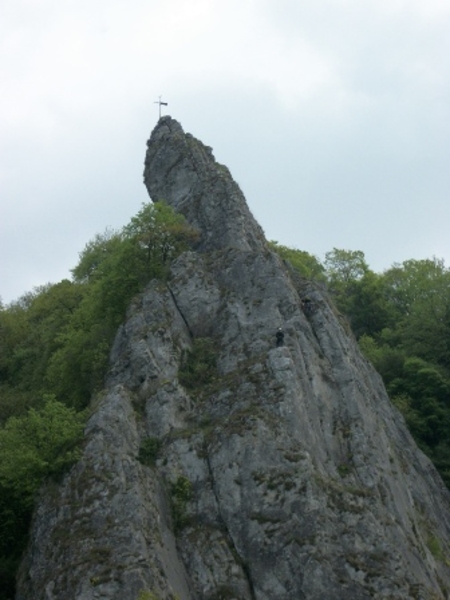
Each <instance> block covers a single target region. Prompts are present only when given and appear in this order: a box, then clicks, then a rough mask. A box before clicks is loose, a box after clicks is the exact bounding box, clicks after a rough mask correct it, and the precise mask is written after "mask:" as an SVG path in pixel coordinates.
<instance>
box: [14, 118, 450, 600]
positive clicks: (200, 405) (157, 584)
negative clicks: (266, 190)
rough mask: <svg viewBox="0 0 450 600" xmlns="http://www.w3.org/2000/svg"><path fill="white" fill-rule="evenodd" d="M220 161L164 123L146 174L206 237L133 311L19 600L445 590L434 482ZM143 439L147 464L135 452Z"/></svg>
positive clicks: (272, 599)
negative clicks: (218, 175)
mask: <svg viewBox="0 0 450 600" xmlns="http://www.w3.org/2000/svg"><path fill="white" fill-rule="evenodd" d="M172 138H175V140H174V139H172ZM183 140H184V141H183ZM186 145H189V148H190V150H189V152H190V153H191V154H192V155H193V156H195V157H196V158H195V160H194V159H192V162H189V160H188V158H186V156H187V155H186V154H185V152H187V151H186ZM177 148H180V150H179V153H178V154H177ZM149 153H150V154H151V156H149ZM191 154H189V155H188V156H189V157H190V156H191ZM152 157H153V158H152ZM155 157H157V158H155ZM199 157H200V158H199ZM216 168H217V166H216V163H215V162H214V160H213V157H212V154H211V152H210V151H208V150H207V149H205V147H204V146H203V145H202V144H200V142H197V141H196V140H194V138H192V137H189V136H187V135H186V134H184V133H183V132H182V130H181V127H180V126H179V125H178V124H177V123H176V122H175V121H173V120H172V119H170V118H167V117H166V118H164V119H161V120H160V122H159V123H158V125H157V127H156V129H155V131H154V132H153V134H152V137H151V140H150V142H149V151H148V153H147V159H146V174H145V177H146V184H147V187H148V188H149V190H150V193H151V195H152V198H153V199H154V200H158V199H165V200H167V201H168V202H170V203H172V204H173V205H174V206H175V207H176V208H177V209H178V208H179V209H180V210H182V211H183V213H184V214H185V215H186V217H187V218H188V219H189V220H190V222H191V223H192V224H194V225H195V226H197V227H198V228H199V229H200V231H201V233H202V242H201V245H200V248H199V251H196V252H186V253H185V254H183V255H182V256H180V257H179V258H178V259H177V261H176V262H175V263H174V264H173V265H172V271H171V278H170V280H169V281H168V282H167V283H164V284H163V283H161V282H155V281H154V282H151V283H150V284H149V286H148V288H147V289H146V291H145V293H144V294H143V295H142V297H141V298H139V299H137V300H136V301H135V302H134V303H133V305H132V306H131V307H130V309H129V313H128V318H127V321H126V322H125V324H124V325H123V326H122V327H121V329H120V330H119V332H118V335H117V338H116V341H115V344H114V347H113V349H112V353H111V370H110V373H109V376H108V381H107V385H106V388H105V392H104V395H103V397H102V398H101V399H100V400H99V401H98V406H97V407H95V408H94V407H93V415H92V417H91V419H90V421H89V423H88V427H87V430H86V446H85V450H84V454H83V458H82V459H81V460H80V462H79V463H78V464H77V465H76V466H75V467H74V468H73V469H72V471H71V472H70V473H69V474H68V475H67V476H66V477H65V479H64V481H63V482H62V484H61V485H60V486H52V487H51V488H49V489H47V490H45V491H43V494H42V497H41V500H40V502H39V505H38V507H37V509H36V513H35V517H34V523H33V528H32V532H31V542H30V547H29V550H28V552H27V555H26V557H25V559H24V562H23V565H22V569H21V573H20V582H19V593H18V596H17V598H18V599H20V600H25V599H26V600H34V599H39V600H41V599H45V600H63V599H64V600H66V599H71V598H74V599H75V598H76V599H79V600H91V599H92V600H93V599H94V598H99V599H108V600H119V598H120V599H123V598H126V599H130V600H135V599H137V598H138V595H139V594H140V593H142V592H148V595H147V599H149V598H159V599H164V600H166V599H175V598H180V599H181V600H200V599H205V600H219V599H228V600H231V599H233V598H234V599H236V600H243V599H248V600H292V599H294V598H295V599H305V600H313V599H314V600H327V599H329V600H331V599H333V600H335V599H338V600H339V599H344V598H345V599H346V600H347V599H349V598H351V599H352V600H353V599H354V600H366V599H369V598H378V599H381V598H386V599H390V600H391V599H407V598H411V599H419V598H420V599H424V600H428V599H432V598H435V599H443V598H448V597H449V590H450V569H449V567H448V557H450V518H449V514H450V513H449V507H450V502H449V500H450V498H449V493H448V491H447V490H446V489H445V487H444V485H443V483H442V481H441V479H440V478H439V476H438V474H437V473H436V471H435V469H434V467H433V466H432V465H431V463H430V462H429V461H428V459H427V458H426V457H425V456H424V455H423V454H422V453H421V452H420V451H419V450H418V449H417V447H416V446H415V444H414V442H413V440H412V438H411V436H410V435H409V433H408V431H407V429H406V427H405V425H404V422H403V419H402V418H401V416H400V415H399V414H398V412H397V411H396V410H395V409H394V408H393V407H392V405H391V404H390V401H389V399H388V398H387V396H386V393H385V390H384V387H383V385H382V382H381V380H380V378H379V376H378V375H377V374H376V373H375V372H374V370H373V369H372V367H371V366H370V365H369V364H368V363H367V361H366V360H365V359H364V358H363V357H362V356H361V354H360V352H359V350H358V348H357V346H356V344H355V342H354V341H353V339H352V337H351V335H349V334H348V331H347V330H346V325H345V323H343V322H341V319H340V317H339V315H336V314H335V310H334V308H333V306H332V305H331V304H330V302H329V301H328V299H327V297H326V295H325V294H324V293H323V291H321V290H320V289H318V288H316V287H314V286H313V285H312V284H309V283H307V282H305V281H302V280H301V279H300V278H298V277H296V276H295V274H293V273H292V272H290V270H289V268H288V267H287V266H286V265H285V264H283V262H282V261H280V259H279V258H278V257H277V256H276V255H274V254H273V253H271V252H270V251H269V250H268V249H267V247H266V245H265V243H264V240H263V238H262V236H261V231H260V229H259V227H258V226H257V224H256V223H255V222H254V220H253V218H252V217H251V215H250V213H249V211H248V209H247V208H246V205H245V201H244V199H243V197H242V195H241V194H240V192H238V191H236V190H237V188H236V187H235V184H234V183H233V182H232V180H231V178H230V176H229V175H226V176H225V175H223V177H224V178H225V180H224V181H223V182H222V183H220V185H219V187H214V181H215V179H214V177H215V175H214V173H215V169H216ZM226 190H229V191H230V194H229V195H227V194H226ZM196 210H197V211H198V212H195V211H196ZM210 231H214V232H215V234H214V235H210ZM221 231H222V234H221V233H220V232H221ZM233 232H234V233H235V237H233ZM239 236H241V237H239ZM306 297H308V298H309V300H310V302H309V303H308V308H305V304H304V302H303V301H302V300H303V299H304V298H306ZM280 325H282V326H283V328H284V330H285V334H286V337H285V345H284V346H283V347H279V348H276V347H275V336H274V333H275V330H276V328H277V327H278V326H280ZM202 347H205V348H207V351H208V353H209V355H210V354H211V353H213V354H214V355H215V361H214V365H213V366H211V364H210V363H208V364H206V363H205V364H203V363H202V361H204V360H205V358H204V356H203V355H202V353H201V349H202ZM189 351H192V353H191V354H189ZM195 361H196V362H195ZM192 366H194V367H197V371H194V373H196V374H197V375H198V379H197V380H196V379H195V377H194V378H192V377H191V378H189V377H187V374H189V367H192ZM202 369H203V370H202ZM205 369H206V373H205V372H204V371H205ZM201 374H203V375H202V376H201ZM146 440H150V441H152V443H154V448H155V452H154V464H151V463H149V464H148V465H143V464H141V463H140V462H139V461H138V460H137V458H136V457H137V455H138V452H139V448H140V447H141V446H142V444H143V443H144V444H145V441H146ZM150 593H151V594H153V595H154V596H151V595H149V594H150Z"/></svg>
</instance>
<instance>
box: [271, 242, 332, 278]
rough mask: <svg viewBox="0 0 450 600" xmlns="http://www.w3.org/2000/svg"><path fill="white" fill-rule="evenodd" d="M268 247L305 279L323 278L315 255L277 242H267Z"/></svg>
mask: <svg viewBox="0 0 450 600" xmlns="http://www.w3.org/2000/svg"><path fill="white" fill-rule="evenodd" d="M269 247H270V248H271V249H272V250H274V251H275V252H276V253H277V254H279V255H280V256H281V258H282V259H283V260H286V261H288V262H289V263H290V265H291V266H292V267H293V268H294V269H295V270H296V271H298V272H299V273H300V275H301V276H302V277H305V278H306V279H315V280H322V281H323V280H324V271H325V269H324V267H323V265H322V264H321V262H320V261H319V259H318V258H317V257H316V256H313V255H312V254H309V253H308V252H305V251H304V250H297V249H296V248H288V247H287V246H283V245H281V244H279V243H278V242H275V241H271V242H269Z"/></svg>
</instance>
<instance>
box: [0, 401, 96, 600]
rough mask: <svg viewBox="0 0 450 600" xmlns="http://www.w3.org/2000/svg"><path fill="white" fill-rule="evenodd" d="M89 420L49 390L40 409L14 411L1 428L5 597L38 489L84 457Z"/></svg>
mask: <svg viewBox="0 0 450 600" xmlns="http://www.w3.org/2000/svg"><path fill="white" fill-rule="evenodd" d="M84 420H85V417H84V415H83V414H80V413H76V412H75V411H74V410H73V409H70V408H68V407H66V406H64V405H63V404H61V403H60V402H57V401H56V400H55V398H54V397H52V396H49V397H47V398H46V399H45V403H44V406H43V407H42V408H41V409H40V410H35V409H33V408H32V409H30V410H29V411H28V413H27V414H26V415H22V416H21V417H11V418H10V419H9V420H8V421H7V422H6V424H5V426H4V427H2V428H1V429H0V575H1V581H2V589H1V591H0V597H2V596H1V594H2V593H3V594H5V595H4V596H3V597H4V598H8V597H10V598H11V597H12V596H13V593H14V579H15V570H16V568H17V566H18V563H19V560H20V557H21V554H22V552H23V549H24V547H25V544H26V539H27V534H28V528H29V525H30V519H31V512H32V507H33V499H34V496H35V493H36V491H37V490H38V489H39V487H40V486H41V484H42V483H43V481H44V480H45V479H46V478H48V477H57V476H59V475H60V474H61V473H62V472H63V471H64V470H65V469H67V468H68V467H69V466H70V465H72V464H73V463H74V462H75V461H76V460H77V459H78V457H79V450H78V447H79V446H78V445H79V443H80V441H81V439H82V436H83V426H84Z"/></svg>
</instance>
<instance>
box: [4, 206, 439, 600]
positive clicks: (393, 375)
mask: <svg viewBox="0 0 450 600" xmlns="http://www.w3.org/2000/svg"><path fill="white" fill-rule="evenodd" d="M196 242H197V233H196V231H195V230H193V229H192V228H191V227H189V225H188V224H187V223H186V222H185V221H184V219H183V218H182V217H181V216H180V215H177V214H176V213H174V212H173V210H172V209H171V208H170V207H168V206H167V205H165V204H163V203H155V204H151V203H149V204H145V205H143V206H142V209H141V210H140V211H139V213H138V214H137V215H136V216H135V217H133V218H132V219H131V221H130V223H129V224H128V225H126V226H125V227H124V228H123V229H122V230H120V231H108V230H107V231H106V232H105V233H103V234H98V235H97V236H95V238H94V239H93V240H91V241H90V242H89V243H88V244H87V245H86V247H85V248H84V250H83V251H82V252H81V253H80V257H79V262H78V264H77V265H76V266H75V267H74V269H73V270H72V278H71V279H70V280H69V279H65V280H63V281H61V282H59V283H56V284H47V285H45V286H42V287H40V288H37V289H35V290H33V291H32V292H29V293H27V294H25V295H24V296H23V297H22V298H20V299H19V300H17V301H16V302H13V303H11V304H9V305H7V306H3V305H0V581H1V583H2V585H1V586H0V600H7V599H8V598H9V599H11V598H12V597H13V595H14V576H15V571H16V569H17V565H18V563H19V560H20V556H21V554H22V552H23V549H24V547H25V544H26V541H27V532H28V528H29V524H30V518H31V513H32V507H33V502H34V499H35V495H36V493H37V492H38V490H39V488H40V486H41V485H42V483H43V482H44V481H46V480H48V479H55V478H56V479H57V478H58V477H60V476H61V474H62V473H63V472H64V470H65V469H67V468H68V467H69V466H70V465H71V464H73V463H74V461H76V460H77V457H78V455H79V452H80V450H79V447H80V443H81V440H82V432H83V426H84V423H85V421H86V419H87V418H88V416H89V410H90V406H91V405H92V400H93V399H95V397H96V394H98V393H99V392H100V391H101V389H102V387H103V381H104V376H105V373H106V369H107V364H108V355H109V351H110V347H111V344H112V341H113V339H114V336H115V334H116V331H117V328H118V327H119V325H120V324H121V323H122V322H123V320H124V318H125V313H126V309H127V307H128V306H129V304H130V302H132V300H133V298H134V297H135V296H136V295H138V294H139V293H141V292H142V290H143V289H144V287H145V286H146V284H147V283H148V282H149V281H150V280H151V279H154V278H157V279H160V280H164V279H166V278H167V277H168V276H169V266H170V263H171V262H172V260H173V259H174V258H175V257H176V256H177V255H179V254H180V253H181V252H183V251H185V250H186V249H189V248H192V247H193V246H195V244H196ZM270 246H271V248H272V249H273V250H275V251H276V252H277V253H278V254H279V255H280V256H281V258H283V259H284V260H285V261H287V262H288V263H289V264H290V265H291V267H292V268H293V269H295V270H296V271H297V272H298V273H299V274H300V275H301V276H302V277H305V278H307V279H311V280H315V281H317V282H320V284H321V285H324V286H326V287H327V289H328V290H329V293H330V294H331V295H332V297H333V299H334V302H335V304H336V306H337V308H338V310H339V311H340V312H341V313H342V314H343V315H345V317H346V318H347V320H348V322H349V324H350V326H351V328H352V331H353V334H354V335H355V337H356V339H357V340H358V343H359V345H360V347H361V349H362V351H363V352H364V354H365V355H366V356H367V357H368V358H369V360H371V361H372V363H373V364H374V366H375V368H376V369H377V370H378V372H379V373H380V374H381V376H382V377H383V380H384V382H385V385H386V388H387V390H388V393H389V396H390V398H391V400H392V402H393V403H394V404H395V405H396V406H397V407H398V409H399V410H400V411H401V412H402V413H403V415H404V417H405V420H406V422H407V424H408V427H409V429H410V431H411V433H412V435H413V436H414V438H415V439H416V441H417V443H418V445H419V446H420V447H421V448H422V450H423V451H424V452H425V453H426V454H427V455H428V456H429V457H430V458H431V460H432V461H433V462H434V464H435V465H436V467H437V469H438V470H439V472H440V473H441V476H442V477H443V479H444V481H445V483H446V485H447V486H448V487H450V436H449V433H448V432H449V425H450V271H449V270H448V269H447V268H446V266H445V264H444V261H442V260H439V259H437V258H431V259H426V260H414V259H411V260H408V261H405V262H403V263H402V264H394V265H393V266H392V267H391V268H390V269H387V270H386V271H384V272H383V273H375V272H374V271H372V270H371V269H370V267H369V265H368V264H367V263H366V261H365V257H364V254H363V252H361V251H358V250H357V251H352V250H342V249H336V248H334V249H333V250H331V251H330V252H328V253H327V254H326V256H325V260H324V261H323V262H321V261H319V259H318V258H317V257H315V256H313V255H311V254H309V253H307V252H305V251H302V250H296V249H293V248H288V247H286V246H282V245H280V244H279V243H277V242H270Z"/></svg>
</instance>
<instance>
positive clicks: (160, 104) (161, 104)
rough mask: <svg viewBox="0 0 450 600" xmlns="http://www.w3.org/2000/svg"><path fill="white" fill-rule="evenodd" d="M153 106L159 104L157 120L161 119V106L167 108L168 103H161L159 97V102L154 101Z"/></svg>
mask: <svg viewBox="0 0 450 600" xmlns="http://www.w3.org/2000/svg"><path fill="white" fill-rule="evenodd" d="M153 104H159V118H161V106H168V105H169V103H168V102H163V101H162V100H161V96H159V100H156V101H155V102H153Z"/></svg>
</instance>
